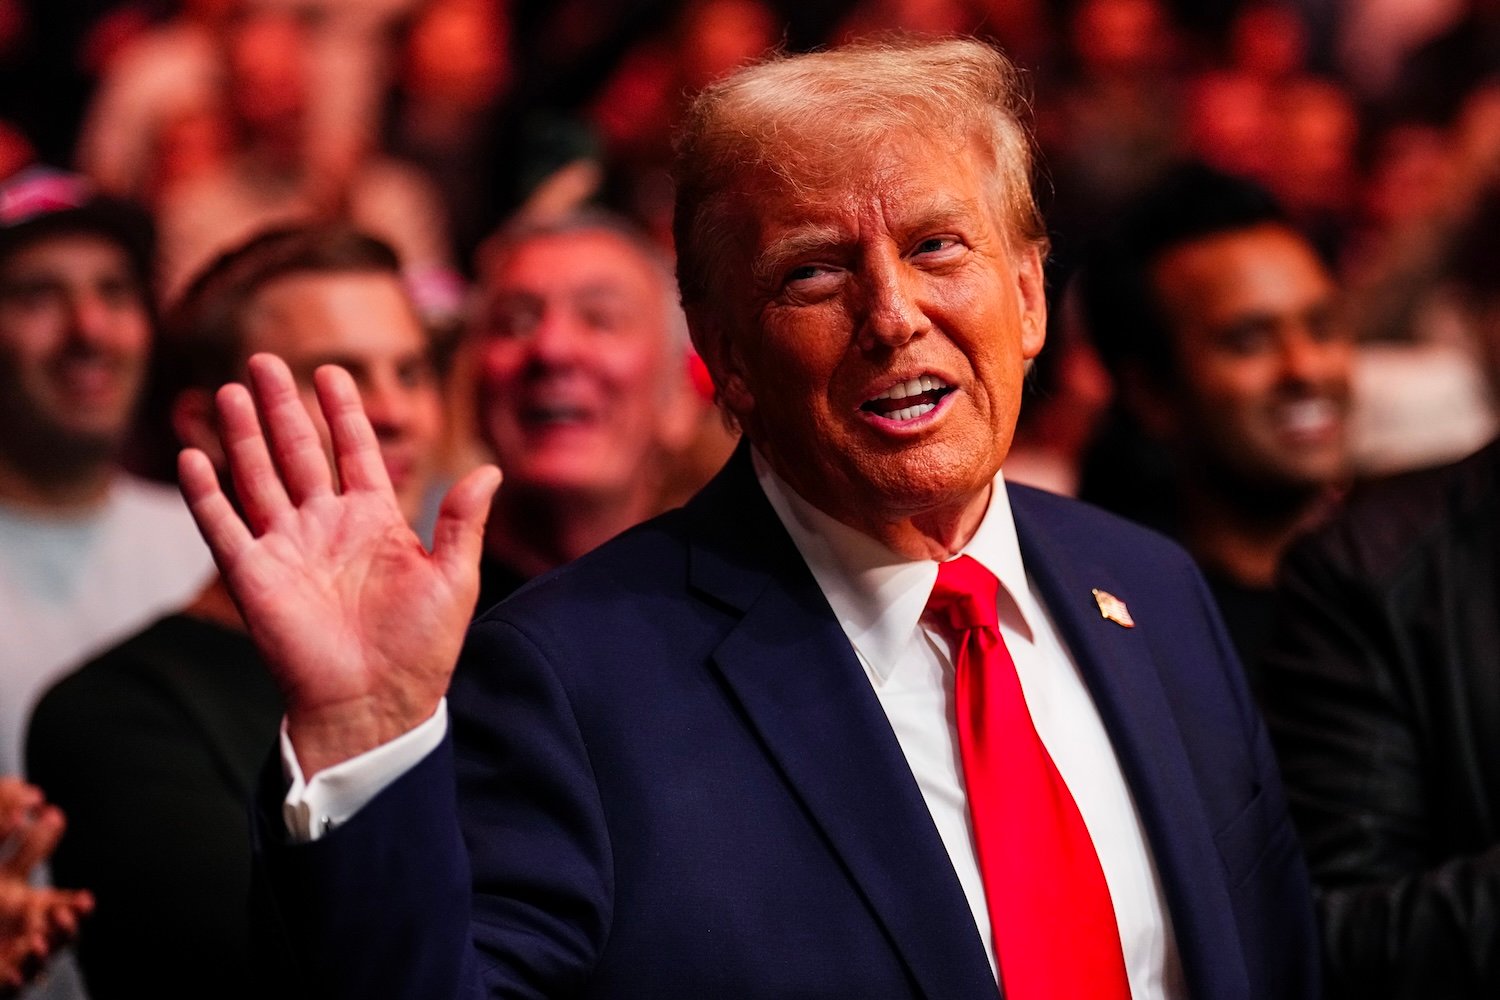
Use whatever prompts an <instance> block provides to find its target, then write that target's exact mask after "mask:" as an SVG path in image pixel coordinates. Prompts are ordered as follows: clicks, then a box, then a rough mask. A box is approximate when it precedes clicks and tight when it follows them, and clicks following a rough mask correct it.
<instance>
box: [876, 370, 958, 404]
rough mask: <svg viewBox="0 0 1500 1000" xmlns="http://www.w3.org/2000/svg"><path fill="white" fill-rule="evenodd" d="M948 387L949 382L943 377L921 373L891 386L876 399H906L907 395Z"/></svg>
mask: <svg viewBox="0 0 1500 1000" xmlns="http://www.w3.org/2000/svg"><path fill="white" fill-rule="evenodd" d="M946 388H948V383H946V382H944V381H943V380H942V379H937V378H933V377H932V376H931V375H921V376H918V377H917V378H912V379H907V380H906V381H905V382H900V383H897V384H896V385H893V386H891V387H890V388H889V389H887V390H886V391H885V392H882V393H881V394H880V395H878V396H875V397H874V399H905V398H906V397H907V396H915V395H917V394H919V393H923V392H931V391H933V390H934V389H946Z"/></svg>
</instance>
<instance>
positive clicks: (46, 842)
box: [0, 806, 65, 878]
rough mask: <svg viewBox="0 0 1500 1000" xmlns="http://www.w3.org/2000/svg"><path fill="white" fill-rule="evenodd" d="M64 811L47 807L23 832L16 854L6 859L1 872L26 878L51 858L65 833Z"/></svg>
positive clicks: (38, 813)
mask: <svg viewBox="0 0 1500 1000" xmlns="http://www.w3.org/2000/svg"><path fill="white" fill-rule="evenodd" d="M64 825H65V824H64V823H63V814H62V810H61V809H59V808H57V807H56V806H45V807H44V808H42V809H40V810H38V811H37V813H36V816H35V817H34V818H33V819H32V821H31V822H30V823H29V824H27V825H26V826H25V827H24V828H23V829H22V832H21V837H20V840H19V842H18V843H17V844H16V849H15V853H13V854H11V856H10V857H8V858H6V859H5V862H4V864H3V865H0V870H4V871H5V872H8V873H9V874H11V875H13V876H15V877H16V878H26V877H27V876H29V875H30V874H31V870H32V869H33V868H35V867H36V866H37V865H39V864H41V863H42V862H43V861H45V860H47V858H49V857H51V855H52V850H53V848H55V847H56V846H57V841H58V839H59V838H60V837H62V832H63V826H64Z"/></svg>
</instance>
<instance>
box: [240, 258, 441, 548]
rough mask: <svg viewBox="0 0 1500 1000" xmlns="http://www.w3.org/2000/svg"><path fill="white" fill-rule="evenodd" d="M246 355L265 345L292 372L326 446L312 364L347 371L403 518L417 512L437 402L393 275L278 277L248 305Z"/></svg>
mask: <svg viewBox="0 0 1500 1000" xmlns="http://www.w3.org/2000/svg"><path fill="white" fill-rule="evenodd" d="M244 329H245V348H246V355H247V356H248V355H250V354H253V353H256V352H258V351H269V352H271V353H273V354H278V355H280V356H281V357H282V358H283V359H284V360H285V361H286V363H287V365H288V366H290V367H291V369H292V374H293V375H294V376H295V377H296V379H297V385H298V388H299V389H300V390H301V393H302V401H303V403H304V404H305V405H306V406H307V409H308V412H309V413H310V414H312V417H313V422H314V423H315V424H316V425H317V427H318V433H319V434H320V436H321V437H322V439H323V444H324V447H325V448H327V447H328V429H327V427H326V426H325V425H324V423H323V419H322V414H321V411H320V410H319V408H318V405H317V398H316V396H315V394H314V392H313V372H314V371H316V370H317V368H318V366H319V365H325V364H336V365H341V366H343V367H344V368H346V369H348V371H349V374H351V375H353V376H354V381H355V384H356V385H358V386H359V393H360V398H361V399H362V400H363V401H364V405H365V411H366V413H367V414H368V415H369V417H370V423H371V425H372V426H373V427H374V429H375V436H376V437H377V438H378V439H379V441H380V453H381V456H382V457H383V458H384V459H385V465H386V469H387V470H388V471H389V472H390V474H391V482H392V484H393V485H394V486H395V488H396V498H397V500H398V501H399V502H400V504H401V510H402V513H404V514H405V515H406V517H407V519H408V520H411V519H413V518H415V516H416V515H417V513H418V512H419V511H420V510H421V505H422V498H423V495H424V493H425V492H426V489H427V486H428V481H429V478H430V476H431V474H432V471H433V465H434V462H435V460H436V449H437V447H438V439H439V436H440V434H441V433H442V424H443V418H442V402H441V398H440V395H439V392H438V384H437V378H436V375H435V373H434V371H433V368H432V359H431V351H430V348H429V345H428V338H427V334H426V332H425V331H424V330H423V329H422V326H421V324H420V323H418V322H417V318H416V315H415V314H414V313H413V312H412V307H411V305H410V303H409V302H408V300H407V298H406V293H405V291H404V290H403V289H402V287H401V284H400V282H399V281H398V280H397V278H396V277H395V276H393V275H390V274H382V273H360V272H349V273H342V274H339V273H332V274H321V273H307V274H293V275H288V276H287V277H284V278H278V279H277V280H275V281H272V282H271V283H269V284H268V285H266V286H265V287H264V288H263V289H261V291H260V292H259V294H257V295H256V296H255V298H254V300H253V301H252V302H251V304H250V306H249V308H248V310H247V313H246V318H245V324H244Z"/></svg>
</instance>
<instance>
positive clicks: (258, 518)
mask: <svg viewBox="0 0 1500 1000" xmlns="http://www.w3.org/2000/svg"><path fill="white" fill-rule="evenodd" d="M214 402H215V403H216V404H217V405H218V410H219V436H220V437H221V438H222V439H223V441H224V453H225V454H226V455H227V456H228V457H229V472H230V475H231V477H232V478H233V479H234V492H235V495H236V497H237V498H238V499H239V502H240V509H241V510H243V511H244V512H245V521H246V523H248V524H249V526H250V530H251V531H253V532H255V533H256V534H257V535H258V534H260V533H261V532H263V531H265V530H266V528H267V527H268V526H269V525H270V524H271V522H272V521H273V520H275V519H276V517H277V516H278V515H281V514H285V513H287V512H289V511H290V510H291V509H292V501H291V498H290V497H288V496H287V492H286V489H285V488H284V487H283V486H282V484H281V475H280V474H279V473H278V472H277V471H276V466H275V465H274V464H272V462H271V452H270V449H269V448H268V447H267V446H266V437H265V434H264V433H262V431H261V429H260V419H259V418H258V417H257V416H256V415H255V402H254V400H252V399H251V397H250V391H249V390H248V389H246V388H245V387H244V386H242V385H240V384H238V383H236V382H231V383H230V384H229V385H226V386H224V387H223V388H221V389H220V390H219V392H218V395H216V396H215V397H214Z"/></svg>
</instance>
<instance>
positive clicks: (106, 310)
mask: <svg viewBox="0 0 1500 1000" xmlns="http://www.w3.org/2000/svg"><path fill="white" fill-rule="evenodd" d="M68 319H69V327H70V333H71V334H72V336H73V338H74V339H75V340H77V341H78V342H79V343H82V344H86V345H88V346H89V347H104V346H107V345H108V344H109V342H110V341H111V339H113V337H114V335H115V328H116V326H117V323H118V317H117V307H115V306H113V305H111V304H110V303H109V302H108V301H107V300H106V299H105V298H104V297H103V296H101V295H98V294H96V293H94V292H89V291H84V292H80V293H78V294H77V295H76V296H74V297H73V298H72V300H71V301H70V302H69V315H68Z"/></svg>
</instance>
